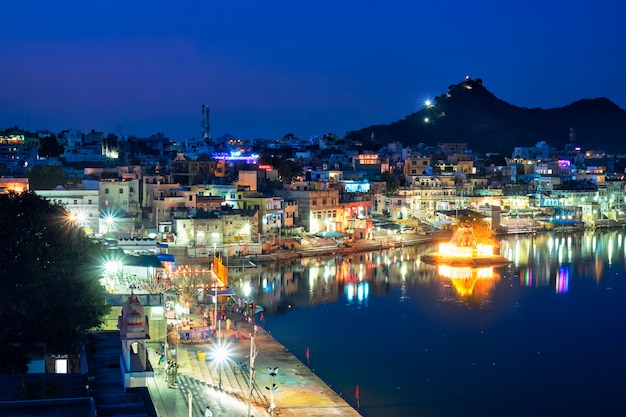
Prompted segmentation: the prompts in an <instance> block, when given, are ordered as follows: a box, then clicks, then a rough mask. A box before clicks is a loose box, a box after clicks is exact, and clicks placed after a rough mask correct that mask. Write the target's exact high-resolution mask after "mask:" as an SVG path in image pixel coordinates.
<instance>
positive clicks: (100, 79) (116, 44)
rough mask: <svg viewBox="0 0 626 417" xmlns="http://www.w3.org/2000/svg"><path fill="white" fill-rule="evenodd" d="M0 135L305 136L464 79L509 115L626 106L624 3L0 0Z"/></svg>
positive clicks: (371, 119) (405, 107)
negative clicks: (596, 102) (592, 102)
mask: <svg viewBox="0 0 626 417" xmlns="http://www.w3.org/2000/svg"><path fill="white" fill-rule="evenodd" d="M0 17H1V20H0V21H1V23H0V128H6V127H9V126H13V125H19V126H20V127H22V128H30V129H31V130H36V129H49V130H52V131H54V132H58V131H60V130H62V129H69V128H76V129H81V130H83V131H90V130H91V129H95V130H97V131H103V132H105V133H119V132H120V131H121V132H122V134H124V135H128V134H135V135H138V136H149V135H150V134H153V133H156V132H163V133H164V134H165V135H167V136H169V137H170V138H172V139H186V138H190V137H200V135H201V105H202V104H206V105H208V106H209V107H210V109H211V134H212V136H213V137H218V136H221V135H223V134H225V133H230V134H232V135H234V136H236V137H239V138H256V137H262V138H276V137H283V135H285V134H286V133H294V134H295V135H296V136H297V137H300V138H308V137H309V136H312V135H321V134H324V133H328V132H332V133H335V134H337V135H340V136H343V135H344V134H345V133H346V132H347V131H350V130H356V129H360V128H363V127H367V126H370V125H372V124H384V123H392V122H395V121H397V120H400V119H403V118H404V117H406V116H407V115H409V114H411V113H413V112H415V111H416V110H419V109H420V108H421V107H422V106H423V101H424V100H425V99H427V98H429V97H433V96H437V95H440V94H443V93H445V92H446V91H447V89H448V86H449V85H450V84H456V83H458V82H460V81H461V80H462V79H463V78H465V76H466V75H471V76H473V77H474V78H482V80H483V85H484V86H485V87H486V88H487V89H489V90H490V91H491V92H492V93H493V94H494V95H495V96H496V97H498V98H500V99H502V100H505V101H507V102H508V103H510V104H513V105H516V106H520V107H529V108H532V107H540V108H553V107H562V106H565V105H567V104H570V103H572V102H573V101H576V100H579V99H583V98H598V97H607V98H609V99H610V100H612V101H613V102H615V103H616V104H617V105H618V106H620V107H621V108H623V109H626V80H625V77H626V23H625V22H626V1H623V0H589V1H585V0H524V1H518V0H484V1H481V0H478V1H469V2H468V1H451V0H450V1H445V0H444V1H442V0H437V1H421V0H404V1H393V0H391V1H382V2H367V1H366V2H363V1H362V0H361V1H355V0H332V1H329V0H316V1H314V2H312V1H311V2H308V1H306V2H305V1H293V0H292V1H283V0H274V1H253V0H250V1H237V0H222V1H214V0H205V1H191V0H190V1H185V0H183V1H152V2H147V1H128V0H126V1H111V0H109V1H91V0H88V1H84V0H82V1H78V0H77V1H65V0H55V1H45V0H41V1H29V0H0Z"/></svg>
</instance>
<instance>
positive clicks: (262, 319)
mask: <svg viewBox="0 0 626 417" xmlns="http://www.w3.org/2000/svg"><path fill="white" fill-rule="evenodd" d="M260 319H261V321H265V314H263V312H262V311H261V317H260Z"/></svg>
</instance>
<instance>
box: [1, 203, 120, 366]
mask: <svg viewBox="0 0 626 417" xmlns="http://www.w3.org/2000/svg"><path fill="white" fill-rule="evenodd" d="M0 253H2V262H1V263H0V323H2V326H1V328H0V352H2V354H1V355H0V372H3V373H12V372H23V371H24V370H25V365H26V364H27V363H28V362H27V360H26V359H25V357H24V356H25V354H26V353H28V351H29V349H33V348H34V347H36V346H40V347H41V346H43V347H44V348H45V351H46V353H50V354H70V355H71V354H73V353H75V352H76V349H77V347H78V345H79V344H80V342H81V341H82V340H83V337H84V336H85V334H86V332H87V331H88V330H89V329H92V328H96V327H98V326H100V325H101V324H102V322H103V319H104V316H105V315H106V314H107V313H108V311H109V306H107V305H106V303H105V293H104V290H103V288H102V287H101V286H100V284H99V281H98V270H99V268H98V267H99V263H100V262H99V259H101V246H100V245H99V244H95V243H93V242H92V241H91V240H90V239H89V238H88V237H87V236H86V235H85V234H84V232H83V231H82V229H80V228H79V227H78V226H75V225H74V224H72V223H71V222H69V221H68V215H67V212H66V211H65V209H64V208H63V207H62V206H59V205H56V204H52V203H50V202H48V201H46V200H44V199H42V198H41V197H39V196H37V195H36V194H34V193H32V192H25V193H22V194H16V193H10V194H2V195H0Z"/></svg>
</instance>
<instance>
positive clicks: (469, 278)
mask: <svg viewBox="0 0 626 417" xmlns="http://www.w3.org/2000/svg"><path fill="white" fill-rule="evenodd" d="M437 272H438V273H439V276H441V277H445V278H448V279H450V281H451V282H452V285H453V286H454V289H455V291H456V293H457V294H458V295H459V296H460V297H461V298H462V299H464V300H465V301H467V302H469V303H470V304H474V303H481V302H483V301H485V300H486V299H487V298H488V297H489V293H490V292H491V290H492V289H493V287H494V285H495V283H496V281H497V279H498V278H499V275H498V274H497V273H496V272H495V271H494V269H493V267H482V268H471V267H455V266H449V265H439V266H438V267H437Z"/></svg>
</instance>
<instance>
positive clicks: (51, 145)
mask: <svg viewBox="0 0 626 417" xmlns="http://www.w3.org/2000/svg"><path fill="white" fill-rule="evenodd" d="M62 153H63V146H61V145H59V142H58V141H57V138H56V136H54V135H50V136H46V137H45V138H41V139H39V149H38V150H37V155H39V157H41V158H51V157H59V156H61V154H62Z"/></svg>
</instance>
